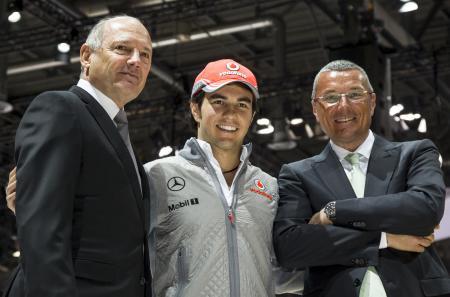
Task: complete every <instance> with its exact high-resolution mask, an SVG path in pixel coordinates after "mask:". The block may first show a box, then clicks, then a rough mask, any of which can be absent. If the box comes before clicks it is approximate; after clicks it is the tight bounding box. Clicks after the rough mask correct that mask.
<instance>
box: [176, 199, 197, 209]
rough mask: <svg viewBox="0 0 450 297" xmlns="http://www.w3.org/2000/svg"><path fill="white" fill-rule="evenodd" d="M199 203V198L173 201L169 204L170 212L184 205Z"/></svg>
mask: <svg viewBox="0 0 450 297" xmlns="http://www.w3.org/2000/svg"><path fill="white" fill-rule="evenodd" d="M197 204H199V201H198V198H192V199H186V200H184V201H180V202H178V203H173V204H172V205H169V212H172V211H174V210H177V209H179V208H182V207H187V206H193V205H197Z"/></svg>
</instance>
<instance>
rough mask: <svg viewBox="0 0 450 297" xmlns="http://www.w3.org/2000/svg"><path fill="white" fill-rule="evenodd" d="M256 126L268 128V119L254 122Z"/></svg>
mask: <svg viewBox="0 0 450 297" xmlns="http://www.w3.org/2000/svg"><path fill="white" fill-rule="evenodd" d="M256 124H258V125H260V126H268V125H270V120H269V119H268V118H260V119H257V120H256Z"/></svg>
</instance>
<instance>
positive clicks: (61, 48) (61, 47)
mask: <svg viewBox="0 0 450 297" xmlns="http://www.w3.org/2000/svg"><path fill="white" fill-rule="evenodd" d="M57 48H58V52H60V53H62V54H65V53H68V52H70V44H68V43H67V42H61V43H59V44H58V47H57Z"/></svg>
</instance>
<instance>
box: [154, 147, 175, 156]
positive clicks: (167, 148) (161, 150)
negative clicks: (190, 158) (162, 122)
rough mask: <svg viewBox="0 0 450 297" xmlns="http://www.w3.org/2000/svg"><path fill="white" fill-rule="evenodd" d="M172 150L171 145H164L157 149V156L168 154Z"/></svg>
mask: <svg viewBox="0 0 450 297" xmlns="http://www.w3.org/2000/svg"><path fill="white" fill-rule="evenodd" d="M172 152H173V148H172V147H171V146H164V147H162V148H161V149H160V150H159V153H158V156H159V157H160V158H162V157H165V156H168V155H170V154H171V153H172Z"/></svg>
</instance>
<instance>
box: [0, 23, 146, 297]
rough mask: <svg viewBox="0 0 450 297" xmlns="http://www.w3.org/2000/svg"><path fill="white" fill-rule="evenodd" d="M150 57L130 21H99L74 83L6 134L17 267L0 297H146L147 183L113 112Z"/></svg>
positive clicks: (140, 79) (41, 100) (140, 30)
mask: <svg viewBox="0 0 450 297" xmlns="http://www.w3.org/2000/svg"><path fill="white" fill-rule="evenodd" d="M151 56H152V47H151V39H150V35H149V33H148V31H147V29H146V28H145V26H144V25H143V24H142V23H141V22H140V21H139V20H137V19H135V18H132V17H127V16H120V17H114V18H108V19H104V20H102V21H100V22H99V23H98V24H97V25H95V26H94V28H93V29H92V31H91V33H90V34H89V36H88V38H87V40H86V43H85V44H83V46H82V47H81V50H80V60H81V66H82V74H81V78H80V81H79V82H78V85H77V86H74V87H72V88H71V89H70V90H69V91H58V92H56V91H52V92H46V93H43V94H41V95H39V96H38V97H36V98H35V99H34V100H33V102H32V103H31V104H30V106H29V108H28V110H27V111H26V113H25V115H24V116H23V119H22V121H21V123H20V125H19V128H18V130H17V135H16V162H17V180H18V185H17V194H16V195H17V199H16V215H17V229H18V237H19V242H20V250H21V264H20V267H19V269H17V272H16V273H15V274H14V275H13V279H12V281H11V283H10V285H9V286H8V287H7V288H6V293H5V294H6V296H11V297H22V296H33V297H56V296H61V297H70V296H73V297H75V296H77V297H88V296H95V297H101V296H104V297H115V296H116V297H124V296H133V297H134V296H145V295H146V293H149V292H150V288H149V284H150V282H149V278H150V272H149V265H148V259H146V258H147V257H146V255H147V241H146V234H147V231H148V226H147V225H148V223H147V222H148V218H146V216H147V214H148V213H149V210H148V204H149V190H148V183H147V182H146V175H145V173H144V171H143V167H142V165H141V164H140V162H139V160H138V159H137V158H136V156H135V154H134V152H133V149H132V147H131V143H130V140H129V136H128V128H127V120H126V114H125V111H124V109H123V107H124V105H125V104H126V103H128V102H129V101H131V100H133V99H135V98H136V97H137V96H138V95H139V93H140V92H141V91H142V89H143V88H144V85H145V82H146V80H147V75H148V73H149V71H150V66H151Z"/></svg>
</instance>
